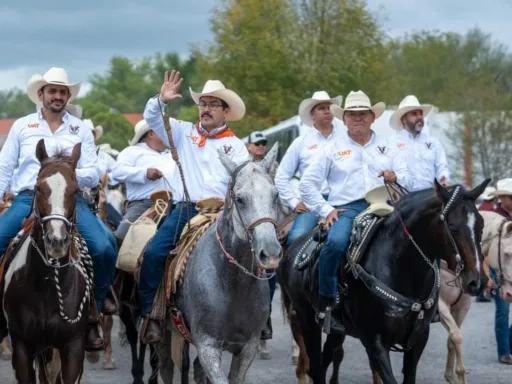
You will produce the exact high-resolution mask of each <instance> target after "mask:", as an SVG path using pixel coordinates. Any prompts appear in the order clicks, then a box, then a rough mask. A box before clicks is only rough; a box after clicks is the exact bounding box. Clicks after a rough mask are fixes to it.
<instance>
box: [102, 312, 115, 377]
mask: <svg viewBox="0 0 512 384" xmlns="http://www.w3.org/2000/svg"><path fill="white" fill-rule="evenodd" d="M102 317H103V333H104V335H105V360H104V361H103V369H108V370H110V369H116V368H117V367H116V362H115V361H114V359H113V358H112V327H113V326H114V317H113V316H112V315H103V316H102Z"/></svg>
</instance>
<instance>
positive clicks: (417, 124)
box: [407, 118, 425, 133]
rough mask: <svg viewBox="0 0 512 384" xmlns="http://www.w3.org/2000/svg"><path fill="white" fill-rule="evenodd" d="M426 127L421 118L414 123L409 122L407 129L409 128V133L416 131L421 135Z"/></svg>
mask: <svg viewBox="0 0 512 384" xmlns="http://www.w3.org/2000/svg"><path fill="white" fill-rule="evenodd" d="M420 123H421V124H420ZM424 126H425V121H424V120H423V119H421V118H420V119H416V120H415V121H413V122H411V121H407V128H409V131H415V132H418V133H420V132H421V130H422V129H423V127H424Z"/></svg>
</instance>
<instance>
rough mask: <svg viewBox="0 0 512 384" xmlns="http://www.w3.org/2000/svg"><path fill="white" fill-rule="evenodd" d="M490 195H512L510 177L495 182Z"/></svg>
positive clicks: (511, 180)
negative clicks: (493, 189) (494, 187)
mask: <svg viewBox="0 0 512 384" xmlns="http://www.w3.org/2000/svg"><path fill="white" fill-rule="evenodd" d="M491 194H492V196H503V195H512V179H501V180H498V182H497V183H496V190H495V191H494V192H492V193H491Z"/></svg>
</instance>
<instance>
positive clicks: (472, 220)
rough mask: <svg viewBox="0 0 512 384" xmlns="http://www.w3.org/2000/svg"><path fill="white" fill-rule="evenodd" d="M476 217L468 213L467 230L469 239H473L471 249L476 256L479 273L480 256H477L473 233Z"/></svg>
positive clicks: (474, 234)
mask: <svg viewBox="0 0 512 384" xmlns="http://www.w3.org/2000/svg"><path fill="white" fill-rule="evenodd" d="M475 224H476V216H475V214H474V213H473V212H469V213H468V228H469V231H470V232H471V239H473V247H474V249H475V256H476V269H477V270H478V272H480V255H479V254H478V247H477V246H476V233H475Z"/></svg>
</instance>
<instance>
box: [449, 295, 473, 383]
mask: <svg viewBox="0 0 512 384" xmlns="http://www.w3.org/2000/svg"><path fill="white" fill-rule="evenodd" d="M470 307H471V296H469V295H466V294H465V295H463V296H462V297H461V298H460V300H459V303H458V304H457V307H456V308H455V309H454V311H453V317H454V319H455V322H456V323H457V327H458V329H459V333H460V343H459V344H457V343H455V342H454V345H455V354H456V356H457V369H456V371H455V372H456V373H457V377H458V378H459V384H465V383H466V368H465V366H464V360H463V358H462V331H461V329H460V327H461V325H462V323H463V322H464V319H465V318H466V315H467V313H468V312H469V308H470Z"/></svg>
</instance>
